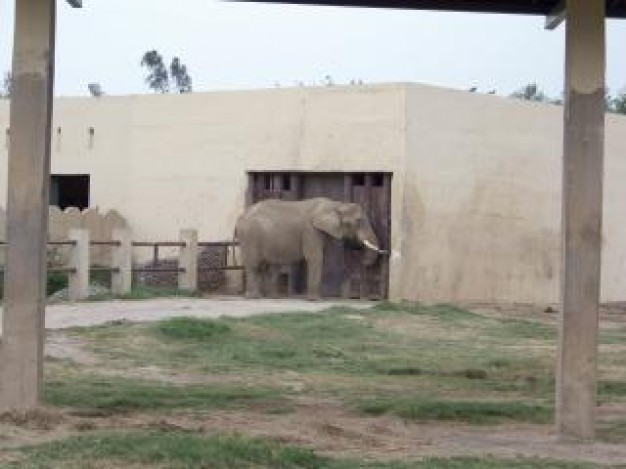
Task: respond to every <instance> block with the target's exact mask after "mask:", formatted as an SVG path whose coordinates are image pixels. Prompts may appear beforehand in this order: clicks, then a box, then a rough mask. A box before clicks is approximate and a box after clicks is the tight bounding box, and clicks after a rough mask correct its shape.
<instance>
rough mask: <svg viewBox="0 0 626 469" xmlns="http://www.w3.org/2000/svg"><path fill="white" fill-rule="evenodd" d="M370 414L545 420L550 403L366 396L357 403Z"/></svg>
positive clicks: (426, 418)
mask: <svg viewBox="0 0 626 469" xmlns="http://www.w3.org/2000/svg"><path fill="white" fill-rule="evenodd" d="M360 409H361V411H362V412H364V413H366V414H370V415H382V414H394V415H397V416H398V417H401V418H403V419H405V420H412V421H432V420H441V421H456V422H464V423H469V424H472V425H485V424H496V423H503V422H511V421H514V422H528V423H548V422H550V421H551V420H552V419H553V414H554V411H553V409H552V408H551V407H549V406H546V405H539V404H529V403H525V402H508V401H502V402H493V401H488V402H481V401H453V400H433V399H425V398H422V397H415V398H408V399H407V398H403V397H399V398H397V399H392V400H380V399H379V400H369V401H365V402H363V403H362V404H361V405H360Z"/></svg>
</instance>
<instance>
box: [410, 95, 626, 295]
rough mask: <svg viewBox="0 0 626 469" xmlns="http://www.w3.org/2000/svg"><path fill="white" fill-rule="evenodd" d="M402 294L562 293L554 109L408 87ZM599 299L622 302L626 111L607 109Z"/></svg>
mask: <svg viewBox="0 0 626 469" xmlns="http://www.w3.org/2000/svg"><path fill="white" fill-rule="evenodd" d="M407 109H408V126H407V174H406V180H407V184H406V191H405V204H404V210H405V211H404V223H405V226H404V230H405V235H404V244H403V246H404V253H403V254H404V258H405V259H410V260H411V261H410V262H404V263H403V275H402V279H403V280H405V281H404V282H403V284H402V286H401V291H402V293H401V296H402V297H405V298H412V299H421V300H435V301H436V300H504V301H522V302H526V301H528V302H546V301H558V300H559V289H560V256H561V252H560V249H561V248H560V228H561V224H560V223H561V201H560V196H561V157H562V120H563V116H562V112H563V110H562V108H561V107H560V106H553V105H545V104H536V103H529V102H523V101H518V100H510V99H502V98H498V97H495V96H484V95H474V94H471V93H466V92H458V91H452V90H442V89H437V88H428V87H421V86H410V87H409V88H408V91H407ZM607 123H608V126H607V139H606V148H607V155H606V170H607V176H606V197H605V230H604V232H605V235H604V238H605V245H604V266H603V294H602V297H603V300H605V301H608V300H618V299H622V300H623V299H624V297H625V295H626V289H625V288H624V280H623V279H624V274H626V262H625V260H626V250H625V248H626V223H625V222H624V208H623V200H624V196H625V195H626V193H625V192H624V191H625V188H626V186H625V185H624V184H623V181H624V180H625V178H626V162H625V161H624V155H626V138H624V136H625V135H626V119H625V118H624V117H622V116H613V115H609V116H607Z"/></svg>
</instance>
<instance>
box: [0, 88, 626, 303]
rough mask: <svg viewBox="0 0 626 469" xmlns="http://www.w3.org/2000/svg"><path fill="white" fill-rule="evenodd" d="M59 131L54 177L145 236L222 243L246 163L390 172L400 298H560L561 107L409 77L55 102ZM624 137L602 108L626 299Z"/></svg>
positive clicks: (614, 276)
mask: <svg viewBox="0 0 626 469" xmlns="http://www.w3.org/2000/svg"><path fill="white" fill-rule="evenodd" d="M7 111H8V109H7V106H6V103H4V102H2V101H0V129H5V128H6V127H7V125H8V115H7ZM59 127H60V128H61V133H60V134H59V133H58V132H57V129H58V128H59ZM90 127H93V128H94V136H93V140H91V141H90V137H89V128H90ZM2 131H3V132H4V130H2ZM53 133H54V136H53V143H52V149H53V158H52V170H53V173H57V174H76V173H88V174H90V175H91V205H92V206H93V207H96V206H97V207H99V208H100V210H101V212H106V211H107V210H109V209H116V210H117V211H119V212H120V214H121V215H122V217H124V218H125V219H126V220H127V221H128V223H129V225H130V227H131V229H132V230H133V238H134V239H137V240H157V239H158V240H166V239H170V240H175V239H177V237H178V232H179V230H180V229H183V228H188V227H189V228H197V229H198V230H199V238H200V240H219V239H229V238H230V237H231V236H232V230H233V226H234V224H235V220H236V218H237V216H238V214H239V213H240V211H241V209H242V208H243V206H244V194H245V188H246V184H247V179H246V171H250V170H305V171H306V170H309V171H367V170H372V171H390V172H393V183H392V246H391V249H392V253H391V272H390V296H391V298H393V299H396V300H397V299H411V300H434V301H437V300H507V301H540V302H543V301H556V300H558V296H559V273H560V272H559V271H560V264H559V260H560V235H559V232H560V217H561V213H560V192H561V154H562V150H561V148H562V108H560V107H558V106H551V105H541V104H535V103H528V102H521V101H517V100H511V99H504V98H500V97H497V96H485V95H480V94H472V93H467V92H461V91H452V90H445V89H441V88H435V87H428V86H420V85H404V84H396V85H376V86H364V87H328V88H292V89H278V90H260V91H242V92H220V93H194V94H190V95H183V96H180V95H165V96H161V95H159V96H156V95H150V96H129V97H103V98H100V99H95V98H61V99H57V100H56V102H55V116H54V132H53ZM624 135H626V119H625V118H624V117H622V116H612V115H610V116H608V117H607V137H606V148H607V155H606V173H607V176H606V196H605V230H604V231H605V239H604V265H603V276H604V277H603V299H604V300H624V299H625V296H626V289H625V288H623V285H624V281H623V280H622V279H623V278H624V277H625V275H624V274H625V273H626V272H625V271H626V223H625V222H624V221H623V208H622V205H623V202H622V201H623V200H624V198H625V197H624V195H626V194H624V187H625V185H624V184H623V183H622V181H624V180H626V160H625V158H624V155H626V138H624V137H623V136H624ZM3 137H4V135H3V134H2V135H0V138H2V143H0V185H1V187H6V154H7V153H6V146H5V143H4V141H3V140H4V139H3ZM5 196H6V194H5V191H1V192H0V205H4V203H5ZM141 254H142V252H141V251H140V252H136V255H137V256H138V257H143V256H142V255H141ZM143 254H144V255H145V256H146V257H147V256H149V255H150V252H149V251H146V252H143ZM164 254H167V253H164ZM172 254H173V253H172Z"/></svg>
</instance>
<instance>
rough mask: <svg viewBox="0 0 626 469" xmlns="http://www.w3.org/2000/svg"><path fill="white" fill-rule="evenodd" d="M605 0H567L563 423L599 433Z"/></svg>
mask: <svg viewBox="0 0 626 469" xmlns="http://www.w3.org/2000/svg"><path fill="white" fill-rule="evenodd" d="M604 73H605V2H603V1H602V2H600V1H589V0H567V12H566V58H565V122H564V125H565V128H564V157H563V220H562V221H563V265H562V301H563V305H562V308H561V309H562V313H561V323H560V337H559V353H558V371H557V395H556V403H557V416H556V417H557V429H558V432H559V435H560V437H561V438H562V439H574V440H588V439H592V438H593V436H594V421H595V407H596V353H597V334H598V305H599V298H600V254H601V244H602V184H603V157H604V112H605V110H604V107H605V104H604V91H605V88H604Z"/></svg>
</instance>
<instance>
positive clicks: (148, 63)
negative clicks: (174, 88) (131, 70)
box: [141, 50, 170, 93]
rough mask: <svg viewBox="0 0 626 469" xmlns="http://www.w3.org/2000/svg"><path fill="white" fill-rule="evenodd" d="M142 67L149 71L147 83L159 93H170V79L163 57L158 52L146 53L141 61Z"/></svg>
mask: <svg viewBox="0 0 626 469" xmlns="http://www.w3.org/2000/svg"><path fill="white" fill-rule="evenodd" d="M141 65H142V67H145V68H146V69H147V70H148V75H147V76H146V83H147V84H148V86H149V87H150V88H151V89H152V90H154V91H155V92H157V93H169V91H170V77H169V74H168V72H167V68H165V64H164V63H163V57H162V56H161V54H159V53H158V52H157V51H156V50H151V51H148V52H146V53H145V54H144V55H143V58H142V59H141Z"/></svg>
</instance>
